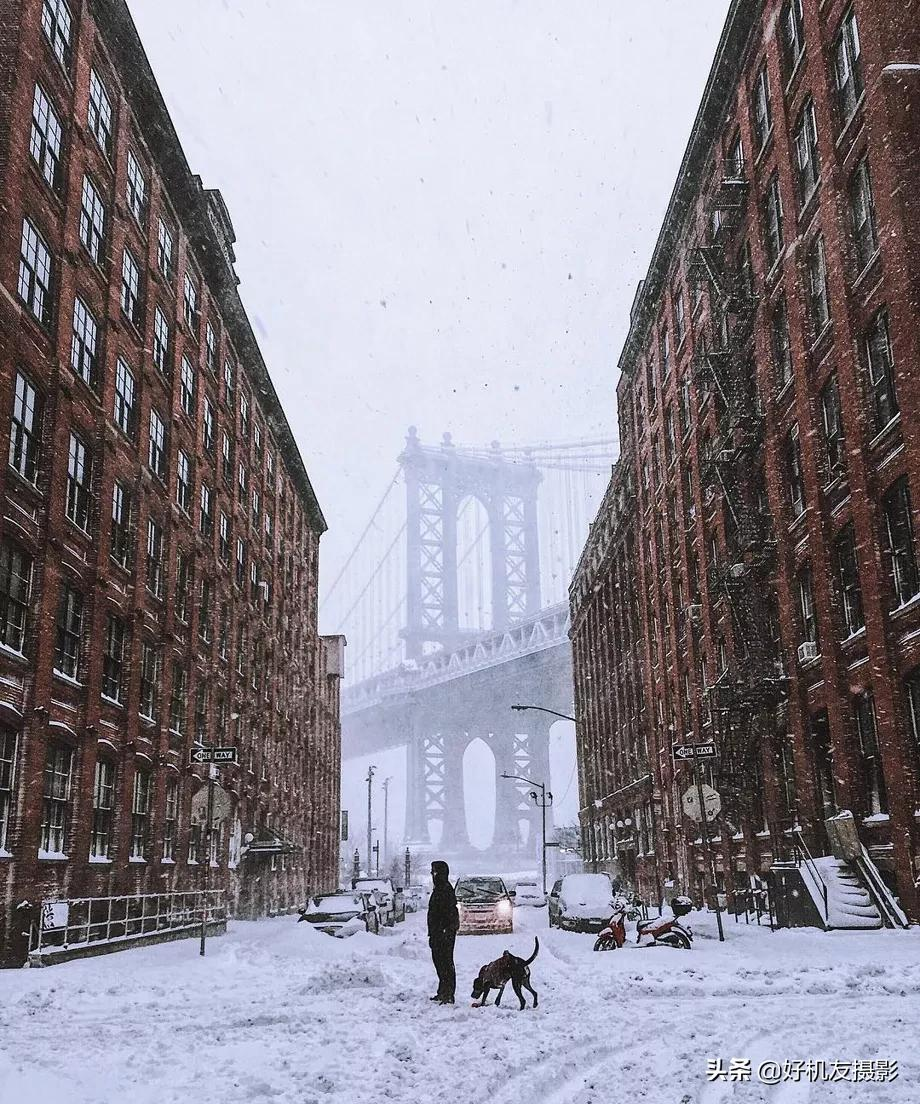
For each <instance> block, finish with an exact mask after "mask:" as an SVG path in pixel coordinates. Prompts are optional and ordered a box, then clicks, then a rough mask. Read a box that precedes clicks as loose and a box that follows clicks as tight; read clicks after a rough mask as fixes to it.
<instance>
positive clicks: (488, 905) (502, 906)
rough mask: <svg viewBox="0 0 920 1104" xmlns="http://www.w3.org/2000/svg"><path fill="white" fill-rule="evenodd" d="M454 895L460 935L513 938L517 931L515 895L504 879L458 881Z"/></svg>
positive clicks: (492, 877) (467, 879) (481, 878)
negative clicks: (515, 923)
mask: <svg viewBox="0 0 920 1104" xmlns="http://www.w3.org/2000/svg"><path fill="white" fill-rule="evenodd" d="M454 892H455V893H456V895H457V908H458V910H459V912H460V932H459V934H460V935H480V934H487V935H510V934H511V932H513V931H514V909H513V908H512V905H511V895H510V894H509V892H508V889H507V887H506V885H505V883H504V882H503V881H502V879H501V878H496V877H494V876H488V877H487V876H482V877H475V878H458V879H457V881H456V884H455V885H454Z"/></svg>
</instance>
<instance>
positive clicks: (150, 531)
mask: <svg viewBox="0 0 920 1104" xmlns="http://www.w3.org/2000/svg"><path fill="white" fill-rule="evenodd" d="M147 589H148V590H149V591H150V593H151V594H153V595H154V597H156V598H162V597H163V526H162V525H160V523H159V522H158V521H155V520H154V519H153V518H148V519H147Z"/></svg>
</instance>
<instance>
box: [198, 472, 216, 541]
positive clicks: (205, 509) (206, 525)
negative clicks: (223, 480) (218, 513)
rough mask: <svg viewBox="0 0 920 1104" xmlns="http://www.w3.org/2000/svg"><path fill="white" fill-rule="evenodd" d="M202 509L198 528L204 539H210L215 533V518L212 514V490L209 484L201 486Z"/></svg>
mask: <svg viewBox="0 0 920 1104" xmlns="http://www.w3.org/2000/svg"><path fill="white" fill-rule="evenodd" d="M200 507H201V509H200V513H199V517H198V526H199V528H200V530H201V535H202V536H203V537H210V535H211V534H212V533H213V532H214V517H213V515H212V512H211V488H210V487H209V486H208V485H207V483H202V484H201V498H200Z"/></svg>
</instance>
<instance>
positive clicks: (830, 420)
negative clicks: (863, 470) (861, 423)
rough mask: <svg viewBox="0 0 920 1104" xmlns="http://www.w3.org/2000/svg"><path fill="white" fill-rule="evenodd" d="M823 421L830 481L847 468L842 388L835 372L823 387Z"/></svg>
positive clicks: (827, 471)
mask: <svg viewBox="0 0 920 1104" xmlns="http://www.w3.org/2000/svg"><path fill="white" fill-rule="evenodd" d="M821 421H822V426H823V429H824V466H825V469H826V473H827V479H828V482H830V481H831V480H832V479H835V478H836V477H837V476H839V475H843V473H844V471H845V470H846V459H845V458H846V449H845V447H844V446H845V442H844V436H843V413H842V411H841V409H840V389H839V388H838V386H837V376H836V375H835V374H833V373H832V374H831V376H830V377H829V378H828V381H827V383H826V384H825V385H824V387H823V388H822V389H821Z"/></svg>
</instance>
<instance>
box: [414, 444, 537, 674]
mask: <svg viewBox="0 0 920 1104" xmlns="http://www.w3.org/2000/svg"><path fill="white" fill-rule="evenodd" d="M399 463H400V466H401V467H402V470H403V474H404V477H405V482H406V498H407V502H406V507H407V513H406V535H407V578H406V615H407V616H406V626H405V629H404V631H403V635H404V636H405V640H406V655H407V657H408V658H410V659H417V658H419V657H420V656H421V655H423V654H424V653H425V652H427V651H430V650H437V649H440V648H444V649H447V650H450V649H453V648H455V647H457V646H459V645H460V644H461V643H462V642H463V637H464V633H463V632H462V631H461V629H460V616H459V613H460V611H459V608H458V602H457V572H458V562H457V560H458V556H457V514H458V510H459V508H460V504H461V503H462V502H463V500H464V499H465V498H466V497H467V496H472V497H473V498H476V499H478V501H479V502H480V503H481V504H482V506H483V508H484V509H485V511H486V514H487V516H488V520H489V537H490V541H489V549H490V560H491V562H490V568H491V584H492V585H491V593H492V608H491V614H492V628H493V629H503V628H506V627H507V626H508V625H512V624H514V623H515V621H520V620H522V619H523V618H526V617H529V616H531V615H533V614H536V613H538V612H539V610H540V546H539V535H538V524H537V490H538V488H539V485H540V480H541V478H542V476H541V474H540V472H539V470H538V468H537V467H536V465H535V464H534V462H533V461H532V460H528V461H526V462H524V463H508V462H506V461H505V459H504V457H503V455H502V451H501V448H500V447H499V445H498V443H497V442H493V444H492V447H491V449H490V451H489V452H488V453H487V454H485V455H483V454H472V455H471V454H469V453H467V452H466V451H462V450H457V449H456V448H455V447H454V445H453V443H452V441H451V437H450V434H449V433H445V434H444V437H443V439H442V441H441V445H440V447H435V448H432V447H430V446H424V445H422V443H421V441H420V440H419V438H418V432H417V430H416V428H415V426H410V427H409V434H408V436H407V437H406V447H405V449H404V450H403V452H402V453H401V454H400V456H399Z"/></svg>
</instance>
